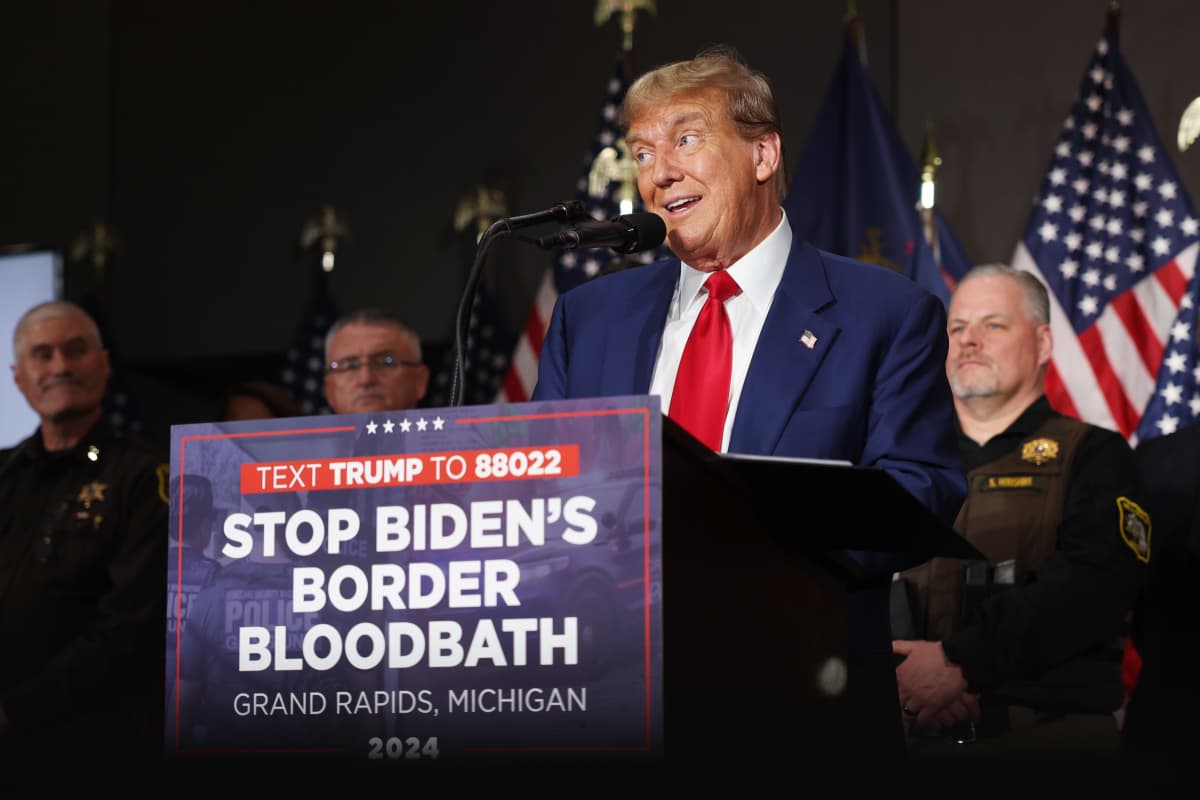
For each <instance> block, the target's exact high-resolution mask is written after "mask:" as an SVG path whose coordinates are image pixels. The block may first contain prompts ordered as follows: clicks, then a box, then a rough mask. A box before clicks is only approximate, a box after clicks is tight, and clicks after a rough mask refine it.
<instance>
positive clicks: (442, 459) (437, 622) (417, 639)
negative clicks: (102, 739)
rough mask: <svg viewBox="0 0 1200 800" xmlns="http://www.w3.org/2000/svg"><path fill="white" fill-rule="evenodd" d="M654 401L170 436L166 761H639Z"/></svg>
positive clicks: (643, 738) (419, 413)
mask: <svg viewBox="0 0 1200 800" xmlns="http://www.w3.org/2000/svg"><path fill="white" fill-rule="evenodd" d="M657 408H658V402H657V399H656V398H650V397H626V398H606V399H597V400H586V401H562V402H556V403H527V404H521V405H498V406H473V407H465V408H442V409H419V410H411V411H397V412H384V413H375V414H347V415H340V416H321V417H302V418H293V419H275V420H263V421H255V422H232V423H211V424H203V425H182V426H175V427H173V428H172V433H171V443H172V451H171V486H170V489H171V500H172V505H171V535H172V549H171V551H170V561H171V563H170V568H169V575H168V587H167V598H168V611H167V642H166V644H167V676H166V677H167V692H166V720H167V730H166V732H165V733H166V736H165V740H166V749H167V752H168V754H170V755H179V756H196V757H203V756H206V755H208V756H216V755H225V756H230V757H256V756H264V755H266V754H285V755H286V754H299V755H302V756H303V757H305V758H319V757H329V758H346V759H363V760H372V759H439V760H442V761H445V760H468V759H481V758H488V757H503V758H510V757H514V756H517V757H519V755H520V754H527V755H530V756H532V757H536V758H547V759H553V758H563V757H566V756H565V755H564V754H571V753H574V754H589V755H588V756H587V757H589V758H592V757H603V756H604V754H609V755H611V756H613V757H617V758H644V757H651V758H653V757H656V756H657V755H658V754H660V753H661V741H660V740H661V730H662V692H661V677H662V676H661V663H662V653H661V638H662V637H661V618H662V617H661V606H660V598H661V590H660V585H659V575H660V563H661V562H660V531H661V528H660V525H659V521H660V510H661V497H660V495H661V451H660V435H661V432H660V427H661V418H660V415H659V412H658V410H657Z"/></svg>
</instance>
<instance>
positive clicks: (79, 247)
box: [71, 222, 120, 275]
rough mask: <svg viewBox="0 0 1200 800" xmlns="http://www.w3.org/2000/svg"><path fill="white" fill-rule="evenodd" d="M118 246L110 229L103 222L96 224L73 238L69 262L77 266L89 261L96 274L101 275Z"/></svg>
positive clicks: (115, 237)
mask: <svg viewBox="0 0 1200 800" xmlns="http://www.w3.org/2000/svg"><path fill="white" fill-rule="evenodd" d="M119 245H120V243H119V242H118V241H117V236H116V234H115V233H113V230H112V228H110V227H108V226H107V225H105V224H104V223H103V222H97V223H96V224H94V225H92V227H90V228H88V229H87V230H85V231H83V232H82V233H80V234H79V235H78V236H76V237H75V241H74V242H73V243H72V244H71V261H72V262H74V263H76V264H79V263H82V262H83V261H85V260H90V261H91V262H92V266H93V267H94V268H95V270H96V274H97V275H102V274H103V273H104V268H105V267H106V266H107V265H108V261H109V259H110V258H112V256H113V255H114V254H115V253H116V252H117V247H118V246H119Z"/></svg>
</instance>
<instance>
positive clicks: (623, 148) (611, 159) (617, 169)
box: [588, 137, 638, 214]
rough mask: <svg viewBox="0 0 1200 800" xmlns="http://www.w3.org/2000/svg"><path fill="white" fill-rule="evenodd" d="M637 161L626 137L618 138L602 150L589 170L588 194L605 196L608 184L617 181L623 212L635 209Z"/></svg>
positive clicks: (620, 205) (618, 197)
mask: <svg viewBox="0 0 1200 800" xmlns="http://www.w3.org/2000/svg"><path fill="white" fill-rule="evenodd" d="M637 175H638V169H637V162H635V161H634V160H633V153H632V152H631V151H630V149H629V145H627V144H625V138H624V137H622V138H620V139H617V143H616V144H615V145H609V146H608V147H606V148H604V149H603V150H601V151H600V152H599V153H598V154H597V155H596V159H595V160H594V161H593V162H592V168H591V169H590V170H588V194H590V195H591V196H592V197H603V196H604V192H605V190H607V189H608V184H609V183H611V182H612V181H617V182H618V185H617V203H618V205H619V207H620V212H621V213H622V214H628V213H630V212H632V211H633V204H634V201H636V200H637Z"/></svg>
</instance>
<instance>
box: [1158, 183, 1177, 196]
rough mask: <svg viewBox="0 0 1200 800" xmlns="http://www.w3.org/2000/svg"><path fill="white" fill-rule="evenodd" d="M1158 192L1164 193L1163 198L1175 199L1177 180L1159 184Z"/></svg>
mask: <svg viewBox="0 0 1200 800" xmlns="http://www.w3.org/2000/svg"><path fill="white" fill-rule="evenodd" d="M1158 193H1159V194H1161V195H1162V199H1163V200H1174V199H1175V182H1174V181H1163V182H1162V183H1160V184H1159V185H1158Z"/></svg>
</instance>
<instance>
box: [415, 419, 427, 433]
mask: <svg viewBox="0 0 1200 800" xmlns="http://www.w3.org/2000/svg"><path fill="white" fill-rule="evenodd" d="M428 427H429V423H428V422H426V421H425V418H424V417H421V418H420V419H419V420H417V430H419V431H423V430H425V429H426V428H428Z"/></svg>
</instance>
